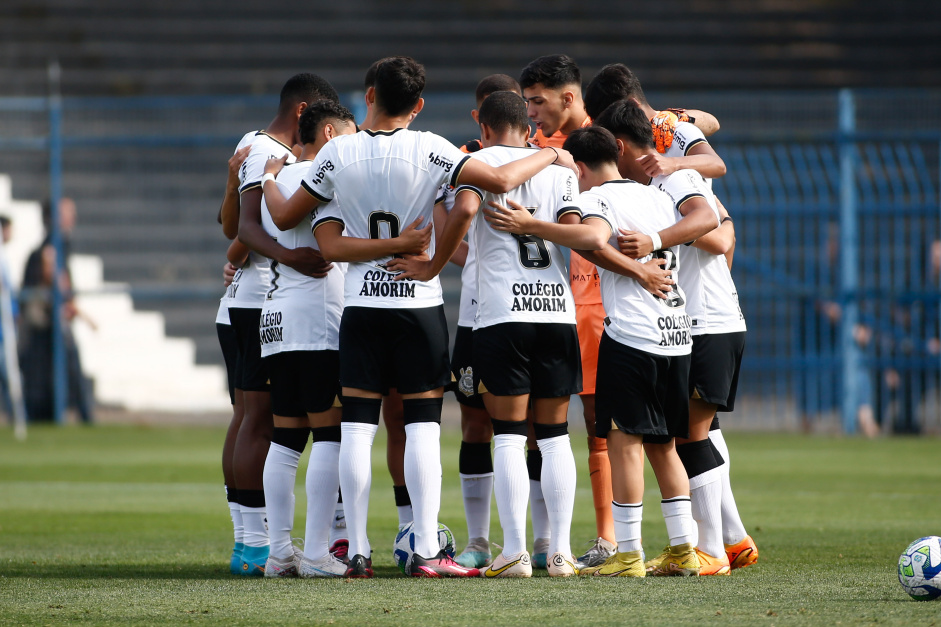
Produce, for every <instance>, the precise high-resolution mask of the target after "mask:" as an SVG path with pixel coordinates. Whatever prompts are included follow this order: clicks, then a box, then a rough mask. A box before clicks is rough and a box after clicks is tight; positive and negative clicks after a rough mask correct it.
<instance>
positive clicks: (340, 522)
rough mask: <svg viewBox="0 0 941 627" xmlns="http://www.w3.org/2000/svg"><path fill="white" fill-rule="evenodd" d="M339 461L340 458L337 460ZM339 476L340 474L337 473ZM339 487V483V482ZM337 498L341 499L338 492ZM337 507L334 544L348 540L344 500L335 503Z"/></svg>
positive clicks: (333, 523)
mask: <svg viewBox="0 0 941 627" xmlns="http://www.w3.org/2000/svg"><path fill="white" fill-rule="evenodd" d="M337 455H339V449H337ZM337 462H338V463H339V459H338V460H337ZM337 472H338V473H339V465H338V466H337ZM337 477H338V478H339V474H338V475H337ZM337 486H338V487H339V484H337ZM337 498H338V499H339V493H337ZM334 505H335V507H334V508H333V520H332V521H330V544H331V545H332V544H333V543H334V542H336V541H337V540H346V536H347V532H346V512H345V511H344V510H343V501H339V500H338V502H337V503H334Z"/></svg>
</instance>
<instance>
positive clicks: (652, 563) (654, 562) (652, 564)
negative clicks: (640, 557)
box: [644, 546, 670, 575]
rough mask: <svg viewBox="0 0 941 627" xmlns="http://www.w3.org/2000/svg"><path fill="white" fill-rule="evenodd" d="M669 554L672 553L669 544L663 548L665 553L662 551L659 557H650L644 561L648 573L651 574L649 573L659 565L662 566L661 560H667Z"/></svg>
mask: <svg viewBox="0 0 941 627" xmlns="http://www.w3.org/2000/svg"><path fill="white" fill-rule="evenodd" d="M669 554H670V547H669V546H668V547H666V548H665V549H663V553H661V554H660V555H658V556H657V557H654V558H652V559H649V560H647V561H646V562H644V569H645V570H646V571H647V574H648V575H649V574H651V573H653V571H654V570H655V569H656V568H657V567H658V566H660V562H662V561H663V560H665V559H666V558H667V556H668V555H669Z"/></svg>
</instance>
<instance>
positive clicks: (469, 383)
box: [457, 366, 474, 396]
mask: <svg viewBox="0 0 941 627" xmlns="http://www.w3.org/2000/svg"><path fill="white" fill-rule="evenodd" d="M457 389H459V390H460V391H461V392H462V393H463V394H464V396H473V395H474V368H473V367H472V366H468V367H467V368H461V378H460V380H459V381H458V382H457Z"/></svg>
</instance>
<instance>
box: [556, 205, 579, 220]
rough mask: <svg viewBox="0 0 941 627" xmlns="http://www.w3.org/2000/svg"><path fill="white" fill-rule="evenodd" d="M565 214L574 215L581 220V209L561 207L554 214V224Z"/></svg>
mask: <svg viewBox="0 0 941 627" xmlns="http://www.w3.org/2000/svg"><path fill="white" fill-rule="evenodd" d="M567 213H574V214H577V215H578V217H579V218H581V217H582V208H581V207H562V208H561V209H559V210H558V211H556V212H555V219H556V222H558V221H559V220H561V219H562V216H564V215H565V214H567Z"/></svg>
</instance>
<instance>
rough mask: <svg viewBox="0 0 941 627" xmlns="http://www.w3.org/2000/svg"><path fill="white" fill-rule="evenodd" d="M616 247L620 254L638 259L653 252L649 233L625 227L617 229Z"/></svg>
mask: <svg viewBox="0 0 941 627" xmlns="http://www.w3.org/2000/svg"><path fill="white" fill-rule="evenodd" d="M618 231H620V232H619V234H618V249H620V251H621V254H622V255H627V256H628V257H630V258H631V259H640V258H641V257H646V256H647V255H649V254H650V253H652V252H653V240H652V239H650V236H649V235H645V234H644V233H638V232H636V231H628V230H627V229H618Z"/></svg>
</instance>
